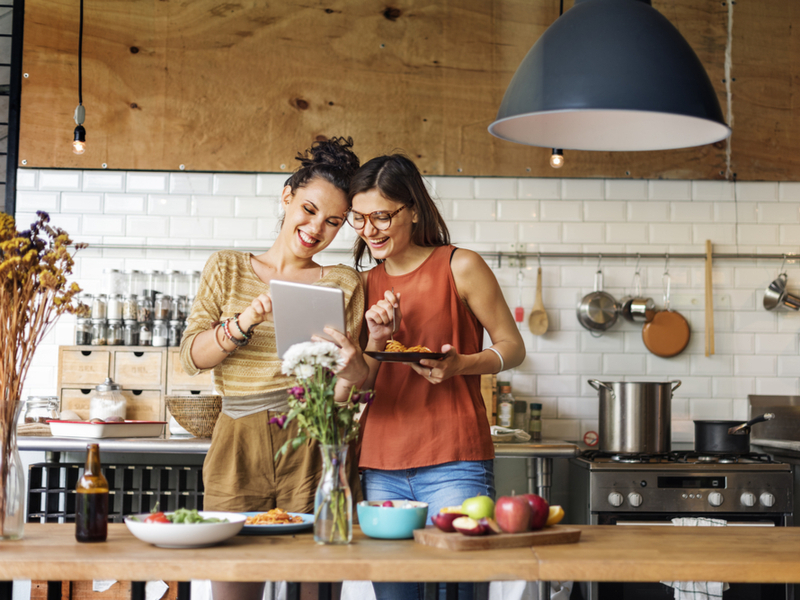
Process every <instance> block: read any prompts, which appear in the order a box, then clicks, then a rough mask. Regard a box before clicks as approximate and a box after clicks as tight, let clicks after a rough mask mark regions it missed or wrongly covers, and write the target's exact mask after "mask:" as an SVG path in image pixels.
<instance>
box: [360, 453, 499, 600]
mask: <svg viewBox="0 0 800 600" xmlns="http://www.w3.org/2000/svg"><path fill="white" fill-rule="evenodd" d="M362 486H363V488H364V496H365V497H366V499H367V500H416V501H418V502H427V503H428V524H429V525H430V524H431V517H432V516H433V515H435V514H437V513H438V512H439V511H440V510H441V509H442V508H443V507H445V506H459V505H460V504H461V503H462V502H463V501H464V500H466V499H467V498H472V497H473V496H490V497H491V498H492V499H494V496H495V489H494V462H493V461H491V460H476V461H460V462H450V463H444V464H441V465H434V466H432V467H420V468H418V469H402V470H399V471H382V470H378V469H367V470H366V471H364V474H363V477H362ZM373 586H374V588H375V595H376V596H377V599H378V600H421V598H422V586H420V585H418V584H416V583H389V582H385V583H384V582H376V583H374V584H373ZM471 587H472V586H471V585H466V586H459V598H471V595H470V592H471Z"/></svg>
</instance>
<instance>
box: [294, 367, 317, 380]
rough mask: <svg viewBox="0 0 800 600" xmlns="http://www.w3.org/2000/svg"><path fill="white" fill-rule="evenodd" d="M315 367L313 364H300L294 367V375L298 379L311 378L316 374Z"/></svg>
mask: <svg viewBox="0 0 800 600" xmlns="http://www.w3.org/2000/svg"><path fill="white" fill-rule="evenodd" d="M314 372H315V369H314V367H313V366H311V365H306V364H300V365H297V366H296V367H295V369H294V375H295V377H297V378H298V379H310V378H311V377H313V376H314Z"/></svg>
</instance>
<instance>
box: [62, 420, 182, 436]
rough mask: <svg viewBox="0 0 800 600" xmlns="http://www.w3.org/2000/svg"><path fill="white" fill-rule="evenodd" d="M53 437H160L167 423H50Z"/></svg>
mask: <svg viewBox="0 0 800 600" xmlns="http://www.w3.org/2000/svg"><path fill="white" fill-rule="evenodd" d="M48 423H49V424H50V433H52V434H53V437H77V438H132V437H158V436H160V435H161V434H162V433H164V425H166V424H167V422H166V421H112V422H110V423H93V422H91V421H60V420H58V421H56V420H50V421H48Z"/></svg>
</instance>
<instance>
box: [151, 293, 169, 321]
mask: <svg viewBox="0 0 800 600" xmlns="http://www.w3.org/2000/svg"><path fill="white" fill-rule="evenodd" d="M171 313H172V297H171V296H168V295H167V294H156V302H155V305H154V306H153V315H154V320H156V321H167V320H169V319H170V314H171Z"/></svg>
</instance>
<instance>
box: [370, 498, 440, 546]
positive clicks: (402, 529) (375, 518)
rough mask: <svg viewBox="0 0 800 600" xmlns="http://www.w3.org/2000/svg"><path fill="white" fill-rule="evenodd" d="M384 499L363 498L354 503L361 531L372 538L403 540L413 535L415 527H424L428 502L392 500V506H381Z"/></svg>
mask: <svg viewBox="0 0 800 600" xmlns="http://www.w3.org/2000/svg"><path fill="white" fill-rule="evenodd" d="M384 502H385V501H384V500H378V501H368V500H364V501H363V502H359V503H358V504H357V505H356V511H357V512H358V524H359V525H360V526H361V531H363V532H364V533H365V534H366V535H368V536H369V537H372V538H381V539H384V540H403V539H407V538H413V537H414V530H415V529H422V528H423V527H425V520H426V519H427V518H428V504H427V503H425V502H414V501H412V500H392V503H393V504H394V506H381V505H382V504H383V503H384Z"/></svg>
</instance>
